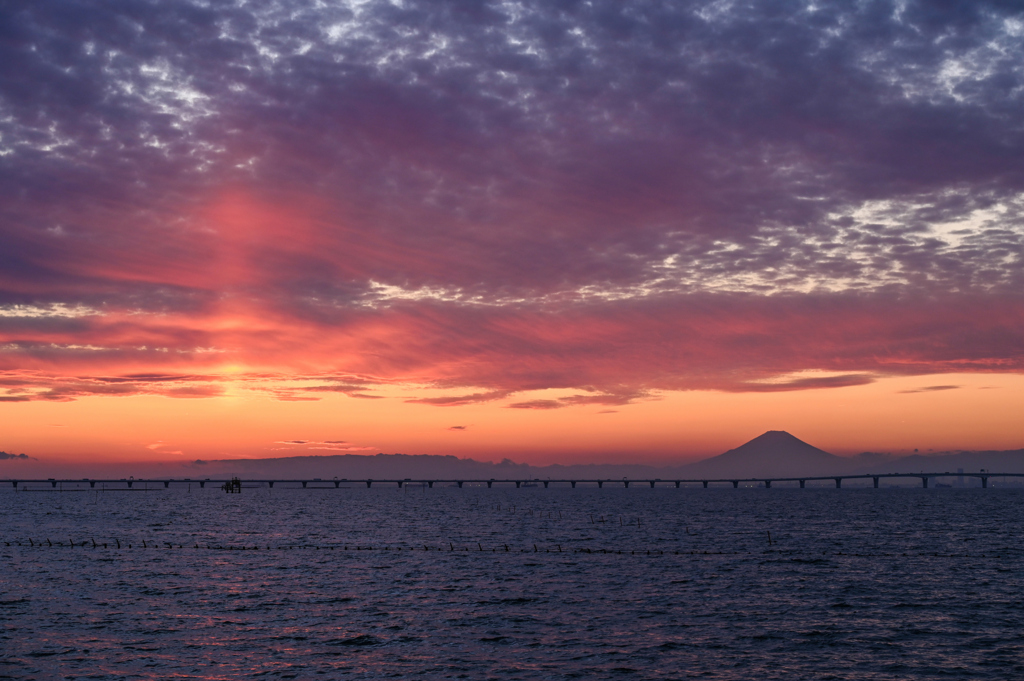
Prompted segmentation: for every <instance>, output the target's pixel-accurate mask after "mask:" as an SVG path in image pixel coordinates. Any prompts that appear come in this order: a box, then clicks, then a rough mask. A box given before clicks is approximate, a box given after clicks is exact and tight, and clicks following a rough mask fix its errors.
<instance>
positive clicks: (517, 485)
mask: <svg viewBox="0 0 1024 681" xmlns="http://www.w3.org/2000/svg"><path fill="white" fill-rule="evenodd" d="M521 484H523V482H522V481H521V480H516V489H519V486H520V485H521Z"/></svg>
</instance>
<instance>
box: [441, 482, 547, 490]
mask: <svg viewBox="0 0 1024 681" xmlns="http://www.w3.org/2000/svg"><path fill="white" fill-rule="evenodd" d="M455 484H456V485H458V486H459V489H462V481H461V480H456V481H455ZM544 486H545V487H547V485H544Z"/></svg>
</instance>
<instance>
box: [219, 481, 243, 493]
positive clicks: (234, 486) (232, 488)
mask: <svg viewBox="0 0 1024 681" xmlns="http://www.w3.org/2000/svg"><path fill="white" fill-rule="evenodd" d="M221 489H222V490H224V491H225V492H227V493H228V494H241V493H242V481H241V480H239V479H238V478H231V481H230V482H225V483H224V485H223V486H222V487H221Z"/></svg>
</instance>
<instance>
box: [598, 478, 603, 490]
mask: <svg viewBox="0 0 1024 681" xmlns="http://www.w3.org/2000/svg"><path fill="white" fill-rule="evenodd" d="M602 487H604V480H598V481H597V488H598V489H601V488H602Z"/></svg>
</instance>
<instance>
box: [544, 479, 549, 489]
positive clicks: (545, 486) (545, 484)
mask: <svg viewBox="0 0 1024 681" xmlns="http://www.w3.org/2000/svg"><path fill="white" fill-rule="evenodd" d="M547 488H548V481H547V480H545V481H544V489H547Z"/></svg>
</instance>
